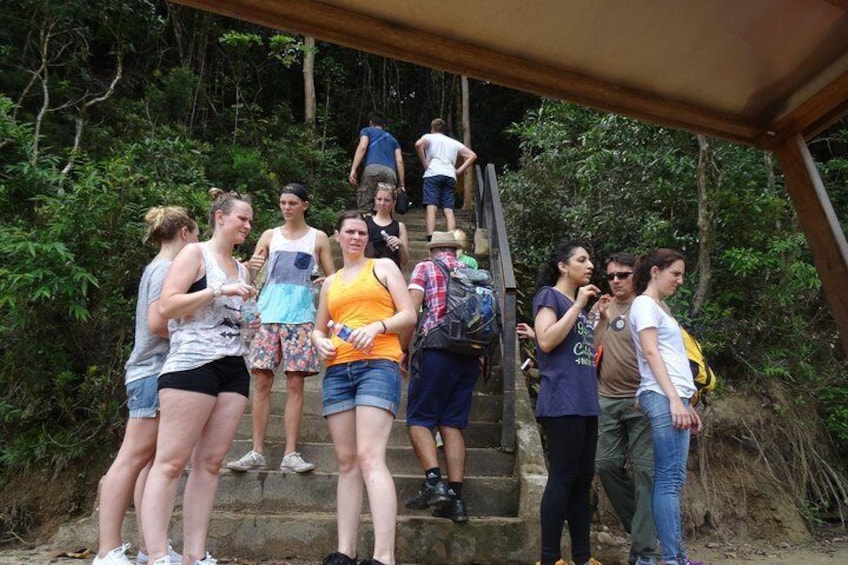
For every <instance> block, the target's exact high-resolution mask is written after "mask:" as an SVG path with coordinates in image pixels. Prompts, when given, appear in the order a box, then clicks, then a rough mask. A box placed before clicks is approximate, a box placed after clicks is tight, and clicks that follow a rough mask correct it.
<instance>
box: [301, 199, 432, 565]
mask: <svg viewBox="0 0 848 565" xmlns="http://www.w3.org/2000/svg"><path fill="white" fill-rule="evenodd" d="M335 236H336V239H337V240H338V242H339V246H340V247H341V250H342V258H343V259H344V268H343V269H342V270H340V271H338V272H336V273H335V274H334V275H331V276H330V277H328V278H327V280H326V281H325V282H324V285H323V287H322V288H321V299H320V302H319V304H318V316H317V318H316V320H315V330H314V331H313V332H312V341H313V343H314V344H315V348H316V349H317V350H318V353H319V354H320V355H321V357H323V358H325V359H327V371H326V373H325V375H324V383H323V387H322V402H323V406H324V409H323V414H324V417H325V418H327V425H328V426H329V427H330V436H331V437H332V438H333V448H334V450H335V453H336V460H337V462H338V465H339V483H338V489H337V500H336V509H337V511H336V514H337V516H336V518H337V521H338V548H337V551H335V552H333V553H330V554H329V555H327V557H325V558H324V561H323V565H356V563H357V561H356V542H357V540H358V539H359V533H358V531H359V515H360V513H361V511H362V487H363V481H364V485H365V488H366V490H367V491H368V504H369V506H370V507H371V517H372V523H373V527H374V551H373V554H372V558H371V559H367V560H365V561H362V562H361V563H360V564H359V565H394V564H395V555H394V553H395V526H396V521H397V492H396V491H395V485H394V481H393V480H392V475H391V473H390V472H389V468H388V467H387V466H386V447H387V445H388V441H389V435H390V434H391V431H392V422H393V421H394V418H395V416H396V415H397V410H398V408H399V406H400V394H401V380H400V365H399V363H400V360H401V357H402V356H403V351H401V345H400V339H399V337H398V334H399V333H402V332H408V331H410V330H411V329H412V326H413V325H415V318H416V316H415V311H414V309H413V306H412V298H411V297H410V296H409V291H408V290H407V289H406V282H405V281H404V279H403V275H401V272H400V270H399V269H398V268H397V266H396V265H395V264H394V263H393V262H392V261H390V260H388V259H369V258H367V257H365V246H366V244H367V243H368V228H367V226H366V224H365V220H364V219H363V218H362V216H361V215H360V214H359V213H358V212H346V213H344V214H342V216H341V218H340V219H339V221H338V223H337V224H336V234H335ZM331 321H332V322H333V330H332V332H331V330H330V322H331ZM336 328H338V329H336Z"/></svg>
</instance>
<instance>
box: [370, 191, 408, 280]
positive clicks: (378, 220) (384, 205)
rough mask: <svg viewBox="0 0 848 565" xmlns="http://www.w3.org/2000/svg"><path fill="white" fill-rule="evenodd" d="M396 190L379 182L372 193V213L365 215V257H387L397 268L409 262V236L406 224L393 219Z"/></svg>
mask: <svg viewBox="0 0 848 565" xmlns="http://www.w3.org/2000/svg"><path fill="white" fill-rule="evenodd" d="M395 200H397V192H396V189H395V187H394V185H391V184H389V183H385V182H381V183H378V184H377V191H376V192H375V193H374V215H373V216H366V217H365V223H366V225H367V226H368V247H367V249H366V250H365V256H366V257H375V258H377V257H388V258H389V259H391V260H392V261H394V262H395V264H396V265H397V266H398V267H399V268H403V266H404V265H406V264H407V263H408V262H409V237H408V236H407V235H406V226H405V225H404V223H403V222H399V221H398V220H395V218H394V216H393V211H394V209H395Z"/></svg>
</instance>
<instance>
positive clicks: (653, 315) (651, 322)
mask: <svg viewBox="0 0 848 565" xmlns="http://www.w3.org/2000/svg"><path fill="white" fill-rule="evenodd" d="M645 328H656V330H657V346H658V347H659V350H660V357H662V360H663V362H665V367H666V370H667V371H668V376H669V377H670V378H671V384H673V385H674V388H675V389H676V390H677V394H679V395H680V397H681V398H691V397H692V395H693V394H695V381H694V380H693V378H692V370H691V369H690V368H689V358H688V357H687V356H686V347H685V346H684V345H683V335H682V334H681V332H680V325H679V324H678V323H677V320H675V319H674V318H673V317H672V316H669V315H668V314H666V312H665V311H664V310H663V309H662V308H660V306H659V304H657V303H656V301H655V300H654V299H653V298H651V297H650V296H645V295H641V296H637V297H636V299H635V300H634V301H633V305H632V306H631V307H630V333H631V337H632V338H633V345H634V347H636V358H637V360H638V361H639V375H640V377H641V379H642V380H641V382H640V383H639V389H638V390H637V391H636V395H637V396H638V395H639V394H641V393H642V392H643V391H645V390H650V391H653V392H657V393H659V394H662V395H663V396H665V393H664V392H663V390H662V388H660V385H659V383H658V382H657V379H656V378H654V374H653V373H652V372H651V368H650V367H649V366H648V361H647V360H646V359H645V353H644V352H643V351H642V343H641V342H640V341H639V332H640V331H641V330H644V329H645Z"/></svg>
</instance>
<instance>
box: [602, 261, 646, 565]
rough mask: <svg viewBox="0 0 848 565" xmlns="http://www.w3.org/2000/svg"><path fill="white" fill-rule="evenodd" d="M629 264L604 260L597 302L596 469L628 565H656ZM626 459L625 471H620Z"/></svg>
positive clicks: (630, 264) (632, 262)
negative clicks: (624, 536) (622, 536)
mask: <svg viewBox="0 0 848 565" xmlns="http://www.w3.org/2000/svg"><path fill="white" fill-rule="evenodd" d="M635 263H636V257H634V256H633V255H631V254H629V253H617V254H615V255H613V256H611V257H610V258H609V259H608V260H607V265H606V278H607V281H608V282H609V286H610V292H611V296H610V295H605V296H603V297H601V300H599V302H598V313H599V314H600V320H599V321H598V324H597V327H596V328H595V347H596V348H602V353H601V358H600V360H599V361H600V362H599V364H598V378H599V379H600V383H599V385H600V386H599V394H600V398H599V400H600V405H601V416H600V418H599V420H598V450H597V455H596V466H597V471H598V475H600V477H601V482H602V483H603V485H604V491H606V493H607V497H608V498H609V500H610V503H611V504H612V506H613V508H614V509H615V512H616V514H618V517H619V518H620V519H621V522H622V524H623V525H624V528H625V529H626V530H627V531H628V532H629V533H630V534H631V546H630V555H629V556H628V563H630V564H631V565H632V564H638V565H656V564H657V563H658V562H659V559H660V555H659V552H658V551H657V546H656V540H657V532H656V527H655V526H654V517H653V514H652V513H651V491H652V490H653V484H654V455H653V448H652V443H651V426H650V423H649V422H648V420H647V418H645V416H644V415H643V414H642V412H641V411H639V410H638V409H637V407H636V389H637V388H638V387H639V380H640V378H639V367H638V365H637V363H636V350H635V349H634V347H633V341H632V339H631V337H630V305H631V304H632V303H633V299H634V298H636V291H635V290H634V288H633V266H634V265H635ZM628 458H629V460H630V469H631V471H628V469H627V468H626V465H625V463H626V461H627V460H628Z"/></svg>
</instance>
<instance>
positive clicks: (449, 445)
mask: <svg viewBox="0 0 848 565" xmlns="http://www.w3.org/2000/svg"><path fill="white" fill-rule="evenodd" d="M439 431H440V432H442V440H444V442H445V464H446V465H447V467H448V481H450V482H452V483H461V482H462V481H463V480H464V479H465V437H464V436H463V435H462V430H460V429H458V428H449V427H447V426H439Z"/></svg>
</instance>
